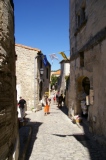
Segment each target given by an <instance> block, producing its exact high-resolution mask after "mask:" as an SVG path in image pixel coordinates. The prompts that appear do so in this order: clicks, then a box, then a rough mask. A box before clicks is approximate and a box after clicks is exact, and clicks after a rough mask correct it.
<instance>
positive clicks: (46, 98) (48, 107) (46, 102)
mask: <svg viewBox="0 0 106 160" xmlns="http://www.w3.org/2000/svg"><path fill="white" fill-rule="evenodd" d="M50 103H51V99H50V98H48V96H46V97H45V104H44V105H45V106H44V115H47V114H48V113H50Z"/></svg>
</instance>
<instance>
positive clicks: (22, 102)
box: [18, 97, 26, 120]
mask: <svg viewBox="0 0 106 160" xmlns="http://www.w3.org/2000/svg"><path fill="white" fill-rule="evenodd" d="M18 104H19V108H20V113H21V118H22V120H23V118H25V104H26V101H25V100H24V99H23V98H22V97H20V100H19V103H18Z"/></svg>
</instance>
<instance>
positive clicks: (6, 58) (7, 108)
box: [0, 0, 18, 160]
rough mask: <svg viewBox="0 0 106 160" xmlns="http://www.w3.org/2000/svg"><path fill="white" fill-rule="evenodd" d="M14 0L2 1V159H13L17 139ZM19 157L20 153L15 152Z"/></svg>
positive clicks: (0, 140)
mask: <svg viewBox="0 0 106 160" xmlns="http://www.w3.org/2000/svg"><path fill="white" fill-rule="evenodd" d="M13 7H14V6H13V2H12V0H11V1H10V0H1V1H0V159H1V160H5V159H12V158H13V153H14V152H15V145H16V141H17V137H18V136H17V134H18V132H17V129H18V128H17V107H16V106H17V105H16V76H15V44H14V8H13ZM15 156H16V157H15V158H16V159H18V153H16V154H15Z"/></svg>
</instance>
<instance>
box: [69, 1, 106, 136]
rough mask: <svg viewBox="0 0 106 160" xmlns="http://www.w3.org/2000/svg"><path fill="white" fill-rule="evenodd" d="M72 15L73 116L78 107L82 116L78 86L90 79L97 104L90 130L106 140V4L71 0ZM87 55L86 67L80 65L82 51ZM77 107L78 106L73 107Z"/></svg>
mask: <svg viewBox="0 0 106 160" xmlns="http://www.w3.org/2000/svg"><path fill="white" fill-rule="evenodd" d="M85 2H86V5H85V7H86V9H85V13H86V20H87V21H86V23H85V25H83V27H82V28H80V29H79V31H78V30H77V25H76V15H75V13H79V12H80V10H81V7H82V5H83V4H84V3H85ZM70 3H71V8H70V11H71V15H70V24H71V28H70V44H71V45H70V50H71V63H70V88H69V90H70V94H69V103H68V107H69V114H70V113H71V111H70V110H71V108H74V114H77V113H80V106H79V105H78V103H77V102H78V97H79V95H78V90H77V88H78V83H77V80H78V79H79V78H81V77H88V78H89V80H90V88H91V89H93V90H94V100H93V104H90V107H89V121H90V123H89V124H90V127H91V128H90V129H91V130H92V131H93V132H94V133H95V134H97V135H101V136H105V137H106V127H105V126H106V118H105V117H106V114H105V113H106V109H105V106H106V101H105V99H106V98H105V97H106V91H105V88H106V83H105V79H106V72H105V68H106V62H105V59H106V54H105V51H106V47H105V46H106V40H105V39H106V36H105V35H106V34H105V33H106V29H105V27H106V17H105V15H106V2H105V1H103V0H101V1H96V0H92V1H91V0H90V1H85V0H81V1H76V2H75V1H74V0H71V1H70ZM82 51H83V52H84V67H81V66H80V55H79V53H80V52H82ZM73 106H74V107H73Z"/></svg>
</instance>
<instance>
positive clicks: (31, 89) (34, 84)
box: [15, 44, 51, 110]
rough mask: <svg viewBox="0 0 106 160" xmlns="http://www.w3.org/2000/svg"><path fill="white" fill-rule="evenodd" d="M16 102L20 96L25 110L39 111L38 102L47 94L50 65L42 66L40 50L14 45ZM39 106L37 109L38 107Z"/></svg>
mask: <svg viewBox="0 0 106 160" xmlns="http://www.w3.org/2000/svg"><path fill="white" fill-rule="evenodd" d="M15 50H16V54H17V62H16V75H17V100H19V97H20V96H22V97H23V98H24V99H25V100H26V102H27V110H31V109H33V108H35V109H37V110H38V109H39V107H40V105H41V104H39V103H40V100H41V99H42V97H43V96H44V93H45V92H49V83H50V71H51V65H50V64H49V62H48V65H47V66H46V67H45V66H44V64H43V59H42V55H43V54H42V53H41V50H39V49H37V48H31V47H28V46H24V45H20V44H16V45H15ZM38 106H39V107H38Z"/></svg>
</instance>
